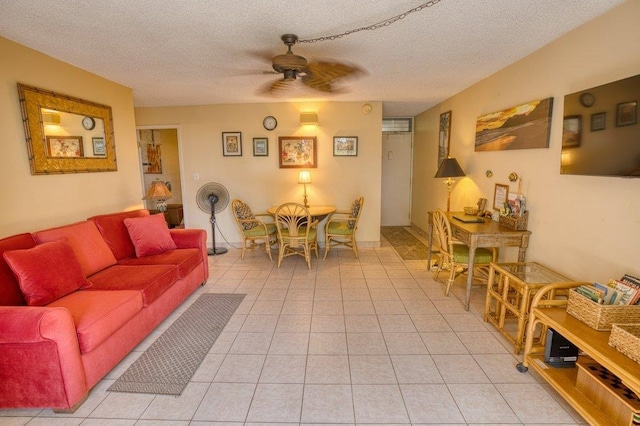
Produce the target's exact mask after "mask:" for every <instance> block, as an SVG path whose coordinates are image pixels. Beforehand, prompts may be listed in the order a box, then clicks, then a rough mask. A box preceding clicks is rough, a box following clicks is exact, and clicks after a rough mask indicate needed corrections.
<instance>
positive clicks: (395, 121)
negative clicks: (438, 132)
mask: <svg viewBox="0 0 640 426" xmlns="http://www.w3.org/2000/svg"><path fill="white" fill-rule="evenodd" d="M412 122H413V120H412V119H411V118H384V119H383V120H382V193H381V197H382V211H381V215H380V216H381V217H380V224H381V226H410V224H411V180H412V179H411V177H412V173H413V171H412V163H413V161H412V158H413V126H412Z"/></svg>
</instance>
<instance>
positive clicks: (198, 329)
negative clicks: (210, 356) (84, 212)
mask: <svg viewBox="0 0 640 426" xmlns="http://www.w3.org/2000/svg"><path fill="white" fill-rule="evenodd" d="M244 296H245V295H244V294H225V293H204V294H202V295H201V296H200V297H198V299H197V300H196V301H195V302H193V304H192V305H191V306H189V307H188V308H187V310H186V311H184V313H183V314H182V315H180V317H179V318H178V319H176V320H175V321H174V323H173V324H171V326H170V327H169V328H168V329H167V330H166V331H165V332H164V333H162V335H161V336H160V337H158V339H157V340H156V341H155V342H153V344H152V345H151V346H149V348H148V349H147V350H146V351H144V353H143V354H142V355H141V356H140V358H138V359H137V360H136V361H135V362H134V363H133V364H131V366H130V367H129V368H128V369H127V371H125V372H124V373H123V374H122V376H120V377H119V378H118V380H116V381H115V383H114V384H113V385H111V387H109V389H108V390H110V391H112V392H113V391H115V392H133V393H154V394H163V395H180V394H181V393H182V391H183V390H184V388H185V387H186V386H187V384H188V383H189V380H191V377H192V376H193V373H195V371H196V370H197V369H198V367H199V366H200V364H201V363H202V360H203V359H204V357H205V356H206V355H207V352H209V349H210V348H211V345H213V343H214V342H215V341H216V339H217V338H218V336H219V335H220V332H221V331H222V329H223V328H224V326H225V325H226V324H227V322H228V321H229V319H230V318H231V316H232V315H233V313H234V312H235V311H236V309H237V308H238V306H239V305H240V303H241V302H242V299H244Z"/></svg>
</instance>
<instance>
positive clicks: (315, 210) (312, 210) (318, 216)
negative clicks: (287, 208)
mask: <svg viewBox="0 0 640 426" xmlns="http://www.w3.org/2000/svg"><path fill="white" fill-rule="evenodd" d="M278 207H280V206H271V207H269V208H268V209H267V213H269V214H271V215H274V214H276V210H277V209H278ZM307 209H308V210H309V214H311V217H313V219H314V220H318V222H320V221H321V220H322V219H324V218H325V217H327V216H328V215H330V214H331V213H333V212H335V211H336V207H335V206H309V207H307Z"/></svg>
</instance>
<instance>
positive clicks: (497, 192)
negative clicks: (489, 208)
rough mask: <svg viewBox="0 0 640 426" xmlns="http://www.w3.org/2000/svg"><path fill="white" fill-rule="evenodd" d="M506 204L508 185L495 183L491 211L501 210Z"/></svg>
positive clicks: (507, 200)
mask: <svg viewBox="0 0 640 426" xmlns="http://www.w3.org/2000/svg"><path fill="white" fill-rule="evenodd" d="M506 202H509V185H503V184H500V183H496V187H495V188H494V190H493V209H494V210H501V209H503V208H504V203H506Z"/></svg>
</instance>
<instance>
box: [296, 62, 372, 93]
mask: <svg viewBox="0 0 640 426" xmlns="http://www.w3.org/2000/svg"><path fill="white" fill-rule="evenodd" d="M362 74H364V71H363V70H362V69H361V68H358V67H356V66H354V65H347V64H342V63H339V62H324V61H322V62H311V63H309V64H308V65H307V67H306V68H305V70H304V76H302V82H303V83H304V84H306V85H307V86H309V87H311V88H313V89H316V90H321V91H323V92H333V93H336V92H337V91H338V89H337V88H336V87H335V86H334V84H333V83H335V82H337V80H338V79H340V78H345V77H358V76H360V75H362Z"/></svg>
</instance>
